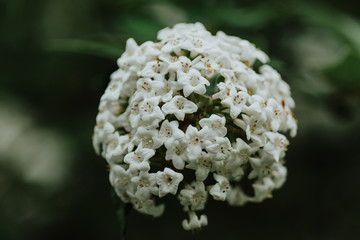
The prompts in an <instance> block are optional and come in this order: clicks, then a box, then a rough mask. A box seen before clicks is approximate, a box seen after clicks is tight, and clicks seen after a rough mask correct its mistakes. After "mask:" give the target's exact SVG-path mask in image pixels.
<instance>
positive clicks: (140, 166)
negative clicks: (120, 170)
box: [124, 148, 155, 173]
mask: <svg viewBox="0 0 360 240" xmlns="http://www.w3.org/2000/svg"><path fill="white" fill-rule="evenodd" d="M154 155H155V151H154V150H153V149H148V148H137V149H136V150H135V151H134V152H131V153H128V154H126V155H125V157H124V162H125V163H128V164H130V166H129V169H130V171H131V172H133V173H134V172H137V171H144V172H147V171H149V170H150V165H149V161H148V160H149V159H150V158H151V157H152V156H154Z"/></svg>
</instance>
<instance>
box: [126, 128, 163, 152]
mask: <svg viewBox="0 0 360 240" xmlns="http://www.w3.org/2000/svg"><path fill="white" fill-rule="evenodd" d="M131 143H132V144H135V145H137V146H138V148H152V149H157V148H159V147H160V146H161V145H162V140H161V139H160V138H159V132H158V130H157V129H155V128H152V127H143V126H141V127H139V128H138V129H137V131H136V134H135V135H134V136H133V139H132V141H131Z"/></svg>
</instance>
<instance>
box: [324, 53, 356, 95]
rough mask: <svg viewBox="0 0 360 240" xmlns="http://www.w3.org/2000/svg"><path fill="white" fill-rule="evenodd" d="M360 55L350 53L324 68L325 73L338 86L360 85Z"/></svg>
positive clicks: (350, 86) (351, 86) (352, 86)
mask: <svg viewBox="0 0 360 240" xmlns="http://www.w3.org/2000/svg"><path fill="white" fill-rule="evenodd" d="M359 66H360V56H359V55H357V54H354V53H350V54H349V55H348V56H347V57H345V59H344V60H343V61H341V62H340V63H339V64H337V65H335V66H332V67H329V68H327V69H325V74H326V75H327V77H328V78H329V80H330V81H332V83H333V84H335V85H336V86H338V87H343V88H354V87H357V88H359V87H360V67H359Z"/></svg>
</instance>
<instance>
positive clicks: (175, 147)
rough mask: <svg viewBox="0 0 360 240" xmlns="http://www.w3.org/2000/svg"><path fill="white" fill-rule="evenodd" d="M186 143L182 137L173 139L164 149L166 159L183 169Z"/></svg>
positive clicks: (185, 157)
mask: <svg viewBox="0 0 360 240" xmlns="http://www.w3.org/2000/svg"><path fill="white" fill-rule="evenodd" d="M186 149H187V143H185V142H184V141H183V140H182V139H179V140H176V141H174V142H173V143H172V144H171V145H170V146H169V148H168V149H167V151H166V156H165V159H166V160H171V161H172V163H173V165H174V167H175V168H176V169H184V166H185V161H186V160H187V159H188V157H187V151H186Z"/></svg>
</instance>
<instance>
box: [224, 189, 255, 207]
mask: <svg viewBox="0 0 360 240" xmlns="http://www.w3.org/2000/svg"><path fill="white" fill-rule="evenodd" d="M249 200H251V198H250V197H249V196H247V195H246V194H245V193H244V191H243V190H242V189H241V188H240V187H239V186H237V187H235V188H231V189H230V191H229V192H228V194H227V196H226V201H227V202H228V203H229V204H230V205H232V206H243V205H244V204H245V203H247V202H248V201H249Z"/></svg>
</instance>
